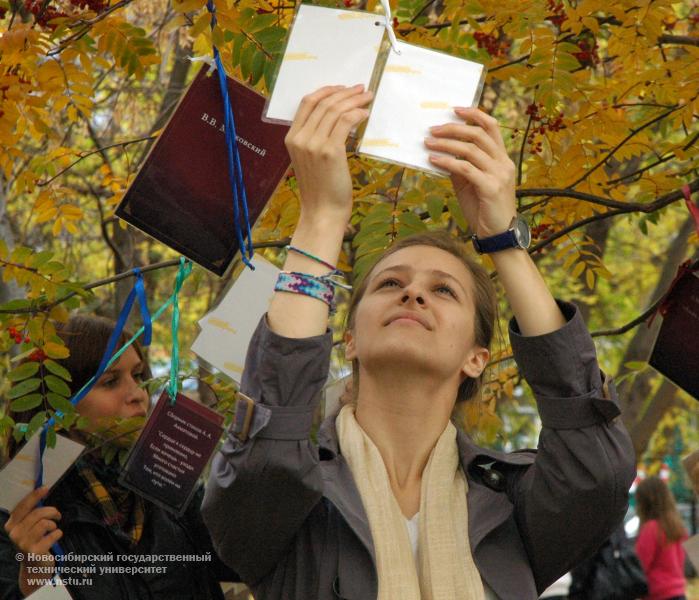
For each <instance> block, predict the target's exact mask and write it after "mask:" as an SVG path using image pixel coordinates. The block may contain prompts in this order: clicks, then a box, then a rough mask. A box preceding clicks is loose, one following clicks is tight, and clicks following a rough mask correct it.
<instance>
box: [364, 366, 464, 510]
mask: <svg viewBox="0 0 699 600" xmlns="http://www.w3.org/2000/svg"><path fill="white" fill-rule="evenodd" d="M455 396H456V389H455V385H454V382H451V383H449V382H445V381H444V380H441V381H439V380H434V379H429V378H425V375H424V373H420V374H419V376H415V377H410V375H409V374H405V373H402V374H396V376H395V377H390V378H386V377H381V378H380V379H377V378H375V377H371V376H369V375H368V374H367V373H362V374H361V375H360V385H359V390H358V393H357V409H356V418H357V422H358V423H359V425H360V427H361V428H362V429H363V430H364V431H365V432H366V434H367V435H368V436H369V437H370V438H371V440H372V441H373V442H374V444H375V445H376V447H377V448H378V450H379V453H380V454H381V457H382V458H383V462H384V465H385V466H386V471H387V472H388V477H389V480H390V482H391V487H392V489H393V493H394V495H395V496H396V500H397V501H398V503H399V505H400V506H401V509H402V511H403V514H404V515H405V516H407V517H412V516H413V515H414V514H415V513H416V512H417V511H418V510H419V505H420V485H421V482H422V472H423V470H424V469H425V466H426V465H427V461H428V459H429V457H430V453H431V452H432V449H433V448H434V447H435V445H436V443H437V440H438V439H439V437H440V436H441V435H442V433H443V432H444V429H445V428H446V426H447V424H448V422H449V418H450V416H451V412H452V409H453V407H454V398H455Z"/></svg>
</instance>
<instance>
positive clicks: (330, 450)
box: [318, 414, 534, 591]
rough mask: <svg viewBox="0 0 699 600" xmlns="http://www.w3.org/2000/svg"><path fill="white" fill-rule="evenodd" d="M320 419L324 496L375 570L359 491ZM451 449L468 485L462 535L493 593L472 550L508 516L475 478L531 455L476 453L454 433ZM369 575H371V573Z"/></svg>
mask: <svg viewBox="0 0 699 600" xmlns="http://www.w3.org/2000/svg"><path fill="white" fill-rule="evenodd" d="M336 416H337V414H334V415H331V416H330V417H328V418H326V419H325V420H324V421H323V423H322V424H321V426H320V429H319V431H318V444H319V452H320V460H321V463H320V464H321V467H322V472H323V479H324V494H325V496H326V498H328V500H330V501H331V502H332V503H333V504H334V505H335V506H336V507H337V509H338V510H339V512H340V514H341V515H342V516H343V518H344V519H345V521H346V522H347V524H348V525H349V527H350V528H351V529H352V531H353V532H354V534H355V535H356V536H357V538H358V539H359V541H360V542H361V543H362V545H363V546H364V548H365V549H366V550H367V552H368V553H369V555H370V556H371V560H372V562H373V564H374V565H376V553H375V550H374V543H373V540H372V537H371V530H370V528H369V519H368V517H367V514H366V511H365V510H364V505H363V504H362V499H361V496H360V495H359V490H358V488H357V486H356V484H355V482H354V478H353V477H352V472H351V471H350V468H349V465H348V464H347V462H346V461H345V460H344V458H343V457H342V454H341V453H340V447H339V440H338V435H337V429H336V426H335V418H336ZM457 431H458V433H457V438H456V441H457V444H458V447H459V460H460V464H461V468H462V469H463V472H464V474H465V475H466V478H467V480H468V484H469V491H468V494H467V497H466V501H467V505H468V534H469V544H470V546H471V552H472V554H473V557H474V560H475V561H476V565H477V566H478V569H479V571H480V572H481V576H482V577H484V579H486V581H487V583H488V584H489V585H490V586H491V587H492V588H493V589H495V590H496V591H497V587H498V581H497V577H494V576H493V573H492V572H491V571H492V569H491V568H489V567H488V565H485V564H483V563H481V562H480V561H479V556H478V551H477V549H478V545H479V544H480V542H481V541H482V540H483V539H484V538H485V537H486V535H488V533H490V532H491V531H493V530H494V529H495V528H497V527H498V526H499V525H501V524H502V523H504V522H505V521H506V520H507V519H508V518H509V517H510V515H511V514H512V508H513V507H512V503H511V502H510V500H509V498H508V496H507V494H506V493H502V492H497V491H495V490H493V489H491V488H489V487H487V486H486V485H484V484H483V482H482V481H481V478H479V477H478V474H477V471H478V469H479V468H486V469H487V468H489V465H492V464H493V463H500V464H501V465H511V466H527V465H530V464H532V463H533V461H534V453H532V452H514V453H505V452H500V451H497V450H490V449H486V448H481V447H480V446H477V445H476V444H474V443H473V441H472V440H471V438H470V437H469V436H468V435H467V434H466V433H464V432H463V431H461V430H457ZM374 572H375V570H374Z"/></svg>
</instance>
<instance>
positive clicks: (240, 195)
mask: <svg viewBox="0 0 699 600" xmlns="http://www.w3.org/2000/svg"><path fill="white" fill-rule="evenodd" d="M206 8H207V9H208V10H209V12H210V13H211V31H213V30H214V27H215V26H216V23H217V22H218V21H217V18H216V6H214V2H213V0H208V2H207V3H206ZM213 49H214V60H215V61H216V70H217V71H218V81H219V85H220V87H221V95H222V96H223V113H224V130H225V134H226V148H227V157H228V178H229V180H230V184H231V190H232V192H233V216H234V219H235V233H236V237H237V238H238V245H239V246H240V254H241V256H242V258H243V262H244V263H245V264H246V265H247V266H248V267H250V269H252V270H253V271H254V270H255V267H254V266H253V265H252V263H251V262H250V261H251V260H252V255H253V253H254V250H253V247H252V233H251V232H250V216H249V213H248V198H247V193H246V192H245V182H244V181H243V167H242V165H241V164H240V154H239V152H238V141H237V135H236V132H235V119H234V118H233V109H232V108H231V100H230V98H229V97H228V82H227V81H226V71H225V69H224V68H223V63H222V62H221V55H220V54H219V51H218V48H217V47H216V46H215V45H214V46H213ZM239 205H240V206H242V208H243V219H244V224H245V233H246V235H247V246H246V245H245V242H244V241H243V232H242V228H241V225H240V209H239Z"/></svg>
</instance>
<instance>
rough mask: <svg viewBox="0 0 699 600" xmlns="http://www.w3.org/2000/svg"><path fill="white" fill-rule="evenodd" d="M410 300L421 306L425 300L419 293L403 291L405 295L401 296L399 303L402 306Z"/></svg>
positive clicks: (409, 290)
mask: <svg viewBox="0 0 699 600" xmlns="http://www.w3.org/2000/svg"><path fill="white" fill-rule="evenodd" d="M411 300H414V301H415V302H417V303H418V304H420V305H422V304H424V303H425V298H424V296H423V295H422V293H421V292H417V291H414V290H411V289H410V288H408V289H406V290H405V293H404V294H403V297H402V298H401V302H402V303H403V304H407V303H408V302H410V301H411Z"/></svg>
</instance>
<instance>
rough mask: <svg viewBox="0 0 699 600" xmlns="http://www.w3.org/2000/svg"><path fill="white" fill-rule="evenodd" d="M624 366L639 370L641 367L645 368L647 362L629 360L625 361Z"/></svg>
mask: <svg viewBox="0 0 699 600" xmlns="http://www.w3.org/2000/svg"><path fill="white" fill-rule="evenodd" d="M624 366H625V367H626V368H627V369H630V370H632V371H640V370H641V369H645V368H646V367H647V366H648V363H647V362H645V361H643V360H630V361H628V362H625V363H624Z"/></svg>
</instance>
